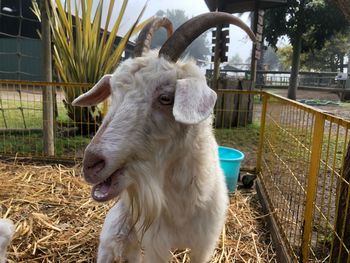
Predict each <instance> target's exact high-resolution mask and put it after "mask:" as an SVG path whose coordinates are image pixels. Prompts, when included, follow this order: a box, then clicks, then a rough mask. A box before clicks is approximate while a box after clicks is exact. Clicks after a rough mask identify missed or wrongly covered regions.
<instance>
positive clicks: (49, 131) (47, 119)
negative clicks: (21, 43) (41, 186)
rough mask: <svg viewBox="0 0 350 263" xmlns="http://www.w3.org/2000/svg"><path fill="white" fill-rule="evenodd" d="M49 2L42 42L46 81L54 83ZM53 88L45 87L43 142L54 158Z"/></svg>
mask: <svg viewBox="0 0 350 263" xmlns="http://www.w3.org/2000/svg"><path fill="white" fill-rule="evenodd" d="M48 1H49V0H42V1H41V5H40V11H41V42H42V50H43V74H44V77H43V79H44V81H46V82H52V63H51V61H52V58H51V32H50V24H49V18H48V14H47V8H48ZM52 93H53V92H52V87H51V86H43V140H44V143H43V144H44V154H45V155H47V156H53V155H54V154H55V145H54V112H53V95H52Z"/></svg>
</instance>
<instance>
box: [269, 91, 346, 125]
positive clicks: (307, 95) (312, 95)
mask: <svg viewBox="0 0 350 263" xmlns="http://www.w3.org/2000/svg"><path fill="white" fill-rule="evenodd" d="M266 91H269V92H272V93H274V94H277V95H281V96H284V97H287V89H271V90H266ZM302 99H306V100H320V101H332V102H336V103H339V105H327V106H314V105H313V107H316V108H318V109H320V110H322V111H324V112H326V113H329V114H332V115H335V116H338V117H341V118H344V119H347V120H350V102H347V103H342V102H340V99H339V96H338V95H337V94H336V93H332V92H325V91H311V90H298V91H297V100H302Z"/></svg>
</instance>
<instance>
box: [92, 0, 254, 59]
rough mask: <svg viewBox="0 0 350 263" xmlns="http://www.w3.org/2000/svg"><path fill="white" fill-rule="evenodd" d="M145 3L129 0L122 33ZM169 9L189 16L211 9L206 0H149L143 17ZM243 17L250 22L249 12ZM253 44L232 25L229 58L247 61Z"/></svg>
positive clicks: (143, 0)
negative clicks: (179, 10) (233, 57)
mask: <svg viewBox="0 0 350 263" xmlns="http://www.w3.org/2000/svg"><path fill="white" fill-rule="evenodd" d="M95 2H97V1H95ZM108 2H109V1H105V5H106V8H105V9H107V5H108ZM116 2H121V1H116ZM145 3H146V0H129V3H128V7H127V9H126V16H125V18H124V19H123V21H122V25H121V29H120V32H119V33H120V34H123V33H125V32H126V31H127V30H128V29H129V28H130V26H131V24H132V23H133V22H134V21H135V19H136V16H137V14H138V13H139V12H140V11H141V9H142V7H143V6H144V4H145ZM167 9H182V10H185V13H186V15H187V16H189V17H192V16H195V15H199V14H202V13H206V12H209V9H208V7H207V6H206V4H205V1H204V0H170V1H169V0H148V1H147V8H146V10H145V13H144V15H143V18H145V19H146V18H149V17H151V16H153V15H154V14H155V13H156V12H157V11H158V10H167ZM117 13H118V8H116V11H115V14H117ZM241 18H242V20H243V21H244V22H246V23H247V24H250V22H249V19H248V14H244V15H243V16H242V17H241ZM210 37H211V34H208V39H209V40H210ZM210 43H211V41H210ZM251 46H252V42H251V41H250V40H249V38H248V36H247V35H246V33H245V32H244V31H243V30H241V29H240V28H237V27H234V26H230V45H229V52H228V58H230V57H232V56H233V55H234V54H236V53H238V54H239V55H240V57H241V58H242V60H243V61H245V60H246V59H247V58H249V57H250V55H251Z"/></svg>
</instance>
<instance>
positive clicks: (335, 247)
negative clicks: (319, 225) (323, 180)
mask: <svg viewBox="0 0 350 263" xmlns="http://www.w3.org/2000/svg"><path fill="white" fill-rule="evenodd" d="M348 183H350V142H349V144H348V149H347V153H346V156H345V159H344V162H343V169H342V179H338V185H337V202H338V203H337V209H336V211H337V213H336V223H335V232H336V233H337V235H335V234H334V236H333V242H332V249H331V256H330V262H339V263H341V262H348V261H349V260H348V258H349V252H347V250H346V249H345V248H344V246H345V247H346V248H347V249H349V248H350V206H349V202H350V201H349V199H350V193H349V185H348ZM340 239H341V240H340Z"/></svg>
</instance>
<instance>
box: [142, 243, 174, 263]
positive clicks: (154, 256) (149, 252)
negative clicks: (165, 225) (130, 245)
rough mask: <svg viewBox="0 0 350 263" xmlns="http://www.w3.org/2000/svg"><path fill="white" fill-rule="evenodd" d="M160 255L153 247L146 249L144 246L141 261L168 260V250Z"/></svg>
mask: <svg viewBox="0 0 350 263" xmlns="http://www.w3.org/2000/svg"><path fill="white" fill-rule="evenodd" d="M165 252H167V253H163V254H162V255H161V254H159V253H157V251H156V250H154V249H147V248H146V247H145V255H144V261H143V263H165V262H168V261H169V258H170V252H168V251H165Z"/></svg>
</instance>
